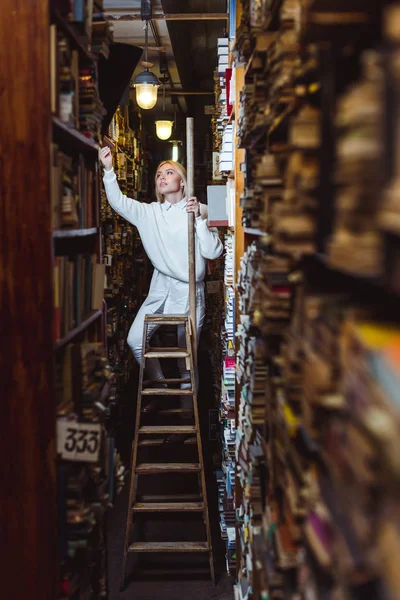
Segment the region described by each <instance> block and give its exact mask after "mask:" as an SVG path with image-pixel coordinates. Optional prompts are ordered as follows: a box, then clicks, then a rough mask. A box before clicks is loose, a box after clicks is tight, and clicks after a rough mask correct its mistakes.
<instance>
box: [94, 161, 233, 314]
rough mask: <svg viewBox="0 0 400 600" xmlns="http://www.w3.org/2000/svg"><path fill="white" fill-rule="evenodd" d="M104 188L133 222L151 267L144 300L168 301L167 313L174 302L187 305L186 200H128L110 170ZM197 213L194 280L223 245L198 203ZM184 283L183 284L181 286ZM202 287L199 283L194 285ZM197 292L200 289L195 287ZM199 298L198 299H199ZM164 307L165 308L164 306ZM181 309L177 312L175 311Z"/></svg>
mask: <svg viewBox="0 0 400 600" xmlns="http://www.w3.org/2000/svg"><path fill="white" fill-rule="evenodd" d="M103 181H104V187H105V190H106V194H107V198H108V201H109V203H110V204H111V206H112V207H113V209H114V210H115V211H116V212H117V213H118V214H119V215H121V217H123V218H124V219H126V220H127V221H129V222H130V223H132V224H133V225H135V226H136V227H137V228H138V230H139V234H140V237H141V240H142V243H143V246H144V249H145V251H146V253H147V256H148V257H149V259H150V260H151V262H152V264H153V266H154V274H153V279H152V282H151V287H150V292H149V298H148V300H146V303H148V301H150V302H152V301H156V303H159V302H160V301H161V300H170V302H167V304H169V305H170V306H169V307H168V308H169V310H165V312H169V311H170V310H172V312H174V310H175V309H176V307H175V305H176V304H180V305H182V304H184V305H185V310H183V306H182V312H186V308H187V307H188V292H189V289H188V288H189V286H188V282H189V261H188V213H187V212H186V199H185V198H184V199H183V200H181V202H179V203H178V204H170V203H169V202H167V201H165V202H164V203H163V204H161V203H159V202H152V203H151V204H146V203H144V202H138V201H137V200H132V199H131V198H128V197H127V196H125V195H124V194H122V192H121V190H120V189H119V185H118V182H117V178H116V175H115V173H114V170H113V169H111V170H110V171H105V172H104V177H103ZM200 211H201V216H200V217H197V218H196V219H195V229H196V231H195V248H196V281H197V282H198V284H199V283H200V282H202V281H203V280H204V276H205V273H206V264H207V263H206V260H207V259H211V260H213V259H216V258H218V256H220V255H221V254H222V251H223V246H222V243H221V240H220V239H219V236H218V231H217V230H216V229H214V228H210V227H208V223H207V206H205V205H204V204H201V205H200ZM185 284H186V285H185ZM199 287H200V288H202V287H203V286H202V285H200V286H198V288H199ZM199 291H200V290H199ZM199 300H200V298H199ZM166 308H167V307H166ZM176 312H181V311H176Z"/></svg>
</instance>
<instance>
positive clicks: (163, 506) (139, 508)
mask: <svg viewBox="0 0 400 600" xmlns="http://www.w3.org/2000/svg"><path fill="white" fill-rule="evenodd" d="M133 510H134V511H135V512H187V511H188V512H203V510H204V503H203V502H136V504H134V505H133Z"/></svg>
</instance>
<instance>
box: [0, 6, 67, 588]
mask: <svg viewBox="0 0 400 600" xmlns="http://www.w3.org/2000/svg"><path fill="white" fill-rule="evenodd" d="M1 8H2V11H1V19H0V49H1V52H0V90H1V91H0V114H1V134H0V199H1V200H0V210H1V217H0V244H1V250H0V328H1V358H0V381H1V391H0V397H1V409H2V410H1V417H0V423H1V425H0V473H1V475H0V488H1V498H0V522H1V536H0V539H1V546H2V547H1V556H2V581H1V595H2V597H3V598H10V599H11V598H26V597H29V598H30V599H31V600H43V599H44V598H46V599H48V600H53V599H55V598H57V597H58V594H57V523H56V482H55V400H54V397H53V331H52V329H53V299H52V240H51V218H50V192H49V179H50V178H49V164H50V157H49V141H50V102H49V6H48V0H40V2H34V1H32V0H25V1H23V0H21V1H20V2H15V0H2V4H1Z"/></svg>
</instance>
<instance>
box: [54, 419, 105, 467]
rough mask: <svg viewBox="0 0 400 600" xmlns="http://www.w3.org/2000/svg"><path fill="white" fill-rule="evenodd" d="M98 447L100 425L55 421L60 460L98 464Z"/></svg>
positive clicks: (99, 443)
mask: <svg viewBox="0 0 400 600" xmlns="http://www.w3.org/2000/svg"><path fill="white" fill-rule="evenodd" d="M100 446H101V425H100V423H78V422H76V421H64V420H62V419H59V420H58V421H57V453H58V454H59V455H60V456H61V458H62V459H64V460H72V461H80V462H98V460H99V453H100Z"/></svg>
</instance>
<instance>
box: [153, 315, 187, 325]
mask: <svg viewBox="0 0 400 600" xmlns="http://www.w3.org/2000/svg"><path fill="white" fill-rule="evenodd" d="M144 320H145V323H161V324H162V325H176V324H177V323H187V322H188V316H187V315H146V316H145V317H144Z"/></svg>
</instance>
